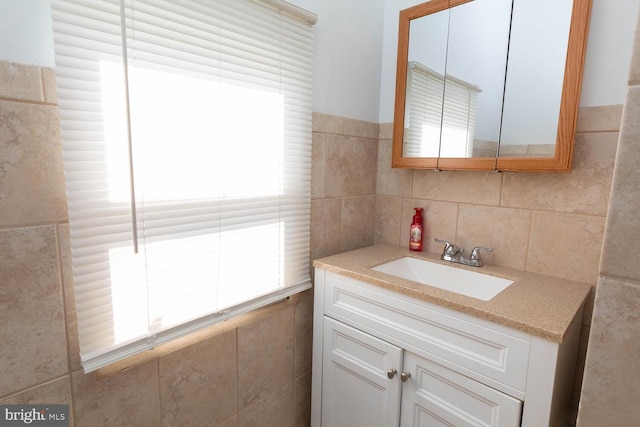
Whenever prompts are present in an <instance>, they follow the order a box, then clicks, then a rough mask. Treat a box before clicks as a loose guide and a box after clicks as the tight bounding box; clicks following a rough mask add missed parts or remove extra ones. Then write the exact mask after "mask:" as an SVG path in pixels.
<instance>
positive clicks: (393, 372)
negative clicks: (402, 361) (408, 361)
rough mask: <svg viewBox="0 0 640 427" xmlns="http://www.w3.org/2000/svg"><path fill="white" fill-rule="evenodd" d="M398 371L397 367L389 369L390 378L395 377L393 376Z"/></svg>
mask: <svg viewBox="0 0 640 427" xmlns="http://www.w3.org/2000/svg"><path fill="white" fill-rule="evenodd" d="M397 373H398V371H396V370H395V369H389V370H388V371H387V376H388V377H389V379H393V377H395V376H396V374H397Z"/></svg>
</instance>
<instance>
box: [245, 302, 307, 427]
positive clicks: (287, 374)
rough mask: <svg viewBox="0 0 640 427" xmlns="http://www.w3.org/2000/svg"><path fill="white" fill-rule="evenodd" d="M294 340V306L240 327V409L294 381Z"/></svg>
mask: <svg viewBox="0 0 640 427" xmlns="http://www.w3.org/2000/svg"><path fill="white" fill-rule="evenodd" d="M294 340H295V331H294V308H293V307H289V308H286V309H284V310H281V311H279V312H276V313H274V314H271V315H269V316H267V317H265V318H262V319H259V320H256V321H255V322H252V323H250V324H248V325H245V326H242V327H240V328H238V407H239V410H240V411H242V410H244V409H246V408H248V407H249V406H251V405H253V404H255V403H256V402H259V401H261V400H263V399H265V398H267V397H268V396H270V395H272V394H273V393H275V392H278V391H279V390H281V389H282V387H284V386H285V385H287V384H289V383H292V382H293V360H294ZM240 425H242V422H241V423H240Z"/></svg>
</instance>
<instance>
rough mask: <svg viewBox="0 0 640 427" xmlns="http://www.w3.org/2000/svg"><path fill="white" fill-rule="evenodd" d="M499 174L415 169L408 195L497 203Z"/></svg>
mask: <svg viewBox="0 0 640 427" xmlns="http://www.w3.org/2000/svg"><path fill="white" fill-rule="evenodd" d="M502 175H503V174H501V173H496V172H478V171H469V172H467V171H439V172H436V171H431V170H416V171H414V172H413V189H412V192H411V197H413V198H414V199H430V200H441V201H446V202H460V203H473V204H478V205H490V206H498V205H499V204H500V189H501V186H502Z"/></svg>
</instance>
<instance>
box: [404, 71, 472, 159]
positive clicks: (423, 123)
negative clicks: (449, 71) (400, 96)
mask: <svg viewBox="0 0 640 427" xmlns="http://www.w3.org/2000/svg"><path fill="white" fill-rule="evenodd" d="M480 92H481V90H480V88H478V87H477V86H474V85H472V84H470V83H468V82H465V81H463V80H460V79H457V78H455V77H454V76H451V75H447V77H446V79H445V77H444V76H443V75H442V74H440V73H437V72H435V71H433V70H432V69H430V68H428V67H425V66H424V65H422V64H420V63H418V62H414V61H412V62H410V63H409V66H408V69H407V94H408V96H407V105H406V108H405V120H404V123H405V132H404V147H403V150H404V153H403V155H404V156H409V157H437V156H438V155H441V156H443V157H470V156H471V155H472V153H473V152H474V135H475V124H476V119H475V117H476V105H477V100H478V93H480ZM443 93H446V94H447V95H446V96H445V97H444V104H443ZM441 140H445V141H447V144H446V145H442V146H441V144H440V141H441Z"/></svg>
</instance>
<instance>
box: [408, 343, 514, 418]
mask: <svg viewBox="0 0 640 427" xmlns="http://www.w3.org/2000/svg"><path fill="white" fill-rule="evenodd" d="M404 370H405V371H407V372H410V373H411V377H410V378H409V381H407V382H406V383H405V384H404V388H403V390H402V414H401V427H418V426H425V427H426V426H429V427H431V426H456V427H463V426H499V427H507V426H508V427H514V426H518V425H520V415H521V412H522V402H521V401H520V400H517V399H514V398H512V397H510V396H507V395H506V394H503V393H501V392H499V391H497V390H495V389H492V388H490V387H487V386H485V385H484V384H481V383H479V382H477V381H474V380H472V379H470V378H467V377H465V376H464V375H460V374H458V373H456V372H454V371H451V370H450V369H447V368H445V367H443V366H441V365H438V364H437V363H434V362H431V361H429V360H426V359H423V358H421V357H419V356H416V355H415V354H412V353H409V352H405V356H404Z"/></svg>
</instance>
